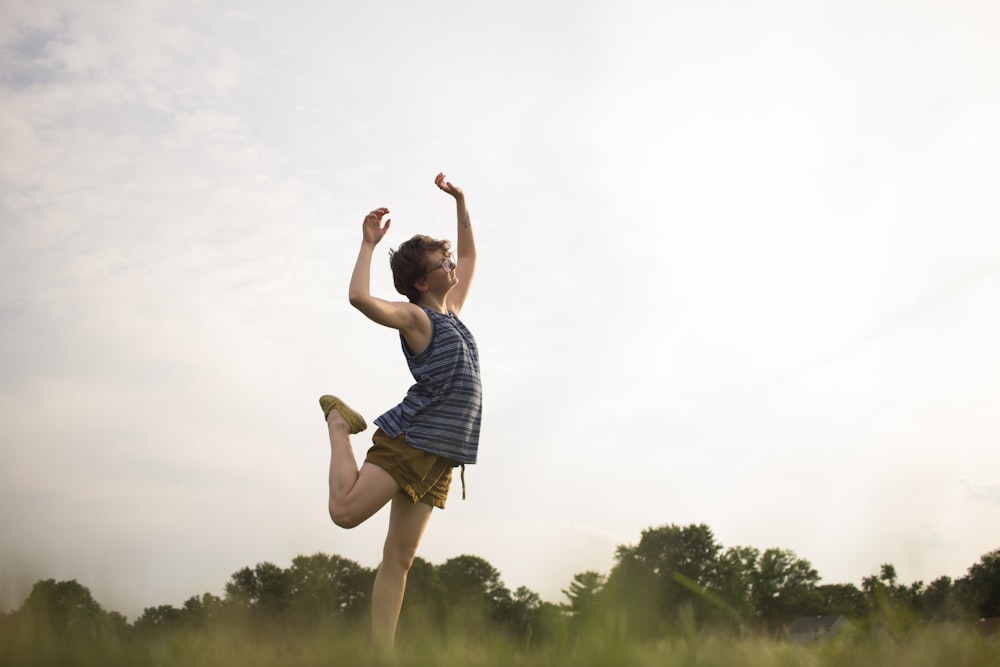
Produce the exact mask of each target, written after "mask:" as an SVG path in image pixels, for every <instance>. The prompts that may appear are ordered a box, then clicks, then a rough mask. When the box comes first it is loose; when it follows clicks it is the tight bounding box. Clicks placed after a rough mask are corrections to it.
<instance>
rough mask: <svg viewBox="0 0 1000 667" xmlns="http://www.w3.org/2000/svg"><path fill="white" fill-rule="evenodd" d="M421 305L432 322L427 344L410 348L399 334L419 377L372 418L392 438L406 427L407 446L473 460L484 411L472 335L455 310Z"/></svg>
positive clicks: (463, 460)
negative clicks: (415, 351) (416, 350)
mask: <svg viewBox="0 0 1000 667" xmlns="http://www.w3.org/2000/svg"><path fill="white" fill-rule="evenodd" d="M424 311H425V312H426V313H427V315H428V317H430V318H431V326H432V332H431V340H430V343H428V345H427V347H426V348H425V349H424V350H422V351H421V352H420V354H411V353H410V351H409V350H408V349H407V347H406V341H405V340H403V335H402V334H400V336H399V338H400V343H401V344H402V347H403V356H405V357H406V363H407V365H408V366H409V367H410V373H411V374H412V375H413V379H414V380H416V381H417V383H416V384H415V385H413V386H412V387H410V389H409V391H407V392H406V397H405V398H404V399H403V402H402V403H400V404H399V405H397V406H396V407H394V408H392V409H391V410H389V411H388V412H386V413H384V414H382V415H381V416H380V417H379V418H378V419H376V420H375V424H376V425H377V426H378V427H379V428H381V429H382V430H383V431H385V432H386V434H387V435H388V436H389V437H390V438H395V437H397V436H398V435H399V434H400V433H405V434H406V442H407V443H408V444H409V445H410V446H412V447H416V448H417V449H422V450H424V451H426V452H430V453H431V454H437V455H438V456H441V457H444V458H446V459H451V460H452V461H455V465H458V464H463V463H475V462H476V454H477V451H478V448H479V425H480V422H481V419H482V412H483V390H482V384H481V382H480V379H479V350H478V348H477V347H476V340H475V339H474V338H473V337H472V333H471V332H470V331H469V330H468V328H466V326H465V325H464V324H462V322H461V320H459V319H458V317H457V316H456V315H455V314H454V313H451V312H449V313H448V314H447V315H444V314H442V313H438V312H435V311H433V310H431V309H429V308H424Z"/></svg>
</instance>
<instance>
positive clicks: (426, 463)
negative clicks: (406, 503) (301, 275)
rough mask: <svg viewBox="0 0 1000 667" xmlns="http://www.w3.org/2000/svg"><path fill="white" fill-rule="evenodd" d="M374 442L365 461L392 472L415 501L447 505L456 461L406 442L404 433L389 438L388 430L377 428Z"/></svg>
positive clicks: (440, 505) (398, 482) (401, 486)
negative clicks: (452, 470)
mask: <svg viewBox="0 0 1000 667" xmlns="http://www.w3.org/2000/svg"><path fill="white" fill-rule="evenodd" d="M372 443H374V444H373V445H372V447H371V449H369V450H368V455H367V456H366V457H365V463H371V464H372V465H377V466H378V467H379V468H381V469H382V470H385V471H386V472H387V473H389V475H391V476H392V478H393V480H395V481H396V484H399V488H401V489H402V490H403V493H405V494H406V495H407V496H409V497H410V500H412V501H413V502H417V501H419V502H422V503H425V504H427V505H430V506H431V507H440V508H441V509H444V503H445V500H447V499H448V489H449V488H451V469H452V468H454V467H455V462H454V461H451V460H450V459H446V458H442V457H440V456H438V455H437V454H431V453H430V452H425V451H424V450H422V449H417V448H416V447H411V446H410V445H409V444H407V442H406V434H405V433H401V434H400V435H398V436H396V437H395V438H390V437H389V436H388V435H387V434H386V432H385V431H383V430H382V429H378V430H377V431H375V435H373V436H372Z"/></svg>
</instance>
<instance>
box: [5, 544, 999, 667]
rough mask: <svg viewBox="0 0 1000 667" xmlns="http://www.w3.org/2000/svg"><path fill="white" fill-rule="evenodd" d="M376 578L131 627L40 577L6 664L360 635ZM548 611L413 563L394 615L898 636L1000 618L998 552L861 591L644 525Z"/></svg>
mask: <svg viewBox="0 0 1000 667" xmlns="http://www.w3.org/2000/svg"><path fill="white" fill-rule="evenodd" d="M374 576H375V570H374V569H370V568H366V567H363V566H361V565H360V564H358V563H357V562H355V561H353V560H349V559H347V558H343V557H341V556H337V555H328V554H324V553H317V554H313V555H310V556H297V557H296V558H294V559H293V560H292V563H291V566H290V567H288V568H282V567H279V566H277V565H275V564H273V563H269V562H262V563H258V564H257V565H255V566H254V567H244V568H242V569H240V570H239V571H237V572H235V573H233V574H232V575H231V576H230V578H229V580H228V581H227V582H226V583H225V586H224V589H223V591H224V592H223V595H222V596H217V595H213V594H211V593H204V594H202V595H196V596H193V597H191V598H189V599H188V600H187V601H185V602H184V604H183V605H182V606H180V607H174V606H172V605H159V606H154V607H147V608H146V609H144V610H143V612H142V614H141V615H139V616H138V617H137V618H136V619H135V620H134V621H133V622H131V623H129V621H128V620H127V619H126V618H125V617H124V616H123V615H121V614H119V613H118V612H115V611H105V610H104V609H103V608H102V607H101V606H100V605H99V604H98V603H97V602H96V601H95V600H94V599H93V597H92V595H91V593H90V591H89V590H88V589H87V588H86V587H84V586H82V585H81V584H79V583H77V582H76V581H75V580H74V581H55V580H53V579H46V580H41V581H38V582H36V583H35V585H34V586H33V587H32V590H31V592H30V594H29V595H28V597H27V598H26V599H25V601H24V603H23V604H22V606H21V607H20V608H19V609H17V610H16V611H14V612H11V613H7V614H0V655H2V652H3V647H4V645H5V644H8V643H10V642H12V641H22V642H23V641H32V640H33V638H34V639H39V640H40V639H41V638H43V637H46V636H55V637H64V638H65V637H77V638H79V637H86V638H90V639H92V640H100V639H101V638H105V637H115V638H118V639H121V638H123V637H124V638H128V639H130V640H135V641H142V640H143V639H147V638H152V637H162V636H164V635H169V634H171V633H175V632H181V631H183V632H196V633H211V632H212V631H213V630H215V629H218V628H226V629H232V628H239V629H243V630H247V631H249V632H250V633H251V635H250V636H266V635H268V634H272V633H280V634H287V633H290V632H295V633H303V632H305V633H308V632H328V631H331V630H334V629H340V630H343V631H345V632H358V633H365V632H366V631H367V630H366V628H367V622H368V606H369V596H370V593H371V587H372V583H373V581H374ZM563 594H564V595H565V598H566V599H565V601H564V602H562V603H560V604H552V603H549V602H545V601H543V600H541V598H540V597H539V595H538V594H537V593H535V592H534V591H531V590H529V589H528V588H526V587H524V586H522V587H520V588H517V589H516V590H513V591H511V590H510V589H509V588H508V587H507V586H506V585H505V584H504V583H503V581H502V580H501V576H500V572H499V571H498V570H497V569H496V568H495V567H493V566H492V565H491V564H490V563H489V562H488V561H486V560H485V559H483V558H480V557H478V556H471V555H463V556H458V557H455V558H451V559H449V560H447V561H445V562H444V563H441V564H440V565H433V564H431V563H429V562H427V561H425V560H423V559H421V558H419V557H418V558H417V559H416V560H415V561H414V564H413V567H412V569H411V570H410V574H409V577H408V581H407V593H406V599H405V602H404V607H403V611H402V614H401V618H400V635H401V638H405V637H406V636H407V635H409V636H410V637H411V638H412V637H418V636H419V637H430V638H439V639H449V638H453V637H451V635H455V636H456V637H457V636H459V635H460V636H461V637H464V638H476V637H485V636H487V635H490V636H497V635H501V636H503V635H506V636H509V637H510V638H512V639H514V640H516V641H518V642H521V643H539V642H544V641H546V640H551V639H562V640H565V639H572V637H574V636H577V635H580V634H582V633H587V632H592V631H595V630H596V629H599V630H600V632H602V633H604V634H605V635H607V634H608V633H611V634H612V635H614V636H616V637H619V638H621V639H623V640H629V641H631V640H636V639H648V638H654V637H659V636H663V635H664V634H669V633H671V632H674V631H677V630H678V629H692V628H693V629H697V630H713V631H722V632H734V633H740V634H749V633H766V634H772V635H774V634H780V632H781V631H782V629H783V628H784V627H786V626H787V624H788V623H789V622H790V621H791V620H792V619H793V618H795V617H796V616H806V615H825V614H843V615H845V616H847V617H849V618H851V619H852V620H854V621H855V622H856V623H858V624H861V625H862V626H865V625H881V626H883V627H890V629H892V630H893V631H894V632H898V631H900V629H901V628H902V629H904V630H905V627H906V626H907V625H915V624H921V623H927V622H933V621H966V620H973V619H978V618H982V617H993V616H1000V549H997V550H994V551H992V552H990V553H988V554H985V555H984V556H982V558H981V559H980V560H979V561H978V562H977V563H975V564H973V565H972V566H971V567H970V568H969V569H968V572H967V573H966V575H965V576H963V577H961V578H959V579H956V580H952V579H950V578H949V577H946V576H942V577H939V578H937V579H935V580H934V581H932V582H930V583H929V584H924V583H923V582H920V581H917V582H913V583H911V584H908V585H905V584H902V583H900V582H898V581H897V576H896V572H895V568H894V567H893V566H892V565H891V564H882V565H881V566H880V567H879V570H878V572H876V573H873V574H872V575H870V576H868V577H865V578H864V579H863V580H862V581H861V586H860V587H858V586H855V585H854V584H820V577H819V575H818V573H817V571H816V570H815V569H814V568H813V567H812V565H811V564H810V563H809V561H807V560H805V559H803V558H800V557H798V556H797V555H796V554H795V553H794V552H792V551H790V550H787V549H778V548H769V549H765V550H763V551H761V550H759V549H757V548H754V547H742V546H737V547H728V548H724V547H723V546H722V545H721V544H719V543H718V542H717V541H716V539H715V536H714V535H713V533H712V531H711V529H710V528H709V527H708V526H706V525H704V524H691V525H688V526H683V527H682V526H677V525H665V526H660V527H656V528H649V529H647V530H644V531H643V532H642V534H641V537H640V540H639V542H638V543H637V544H634V545H622V546H619V547H617V549H616V552H615V562H614V565H613V567H612V569H611V571H610V572H609V573H607V574H603V573H599V572H595V571H588V572H581V573H578V574H576V575H575V576H574V577H573V579H572V581H571V582H570V583H569V585H568V587H567V588H566V589H565V590H564V591H563Z"/></svg>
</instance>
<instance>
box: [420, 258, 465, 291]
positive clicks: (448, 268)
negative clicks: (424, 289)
mask: <svg viewBox="0 0 1000 667" xmlns="http://www.w3.org/2000/svg"><path fill="white" fill-rule="evenodd" d="M427 266H428V270H427V273H426V274H424V280H426V281H427V283H428V286H429V287H430V288H431V289H434V288H435V287H445V286H447V288H448V289H451V287H452V286H453V285H454V284H455V283H457V282H458V274H457V272H456V270H457V269H458V263H457V262H456V261H455V259H454V258H453V257H452V256H451V253H450V252H445V251H444V250H434V251H432V252H430V253H428V254H427Z"/></svg>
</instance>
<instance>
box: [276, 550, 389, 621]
mask: <svg viewBox="0 0 1000 667" xmlns="http://www.w3.org/2000/svg"><path fill="white" fill-rule="evenodd" d="M373 576H374V575H373V572H372V571H371V570H369V569H367V568H364V567H361V565H359V564H358V563H357V562H355V561H353V560H349V559H347V558H343V557H341V556H329V555H327V554H324V553H316V554H313V555H312V556H296V557H295V558H294V559H293V560H292V567H291V568H290V569H289V570H288V587H289V589H288V595H289V612H290V613H291V614H292V616H293V617H294V618H295V619H296V622H300V623H301V622H303V621H320V620H323V619H328V618H330V617H341V618H360V617H362V616H364V615H365V613H366V611H367V608H368V604H369V599H370V596H371V587H372V579H373Z"/></svg>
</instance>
